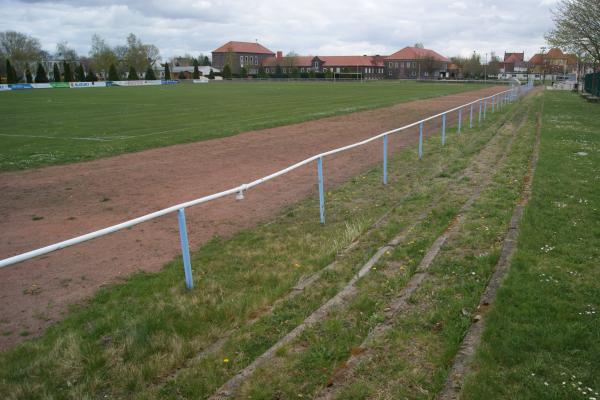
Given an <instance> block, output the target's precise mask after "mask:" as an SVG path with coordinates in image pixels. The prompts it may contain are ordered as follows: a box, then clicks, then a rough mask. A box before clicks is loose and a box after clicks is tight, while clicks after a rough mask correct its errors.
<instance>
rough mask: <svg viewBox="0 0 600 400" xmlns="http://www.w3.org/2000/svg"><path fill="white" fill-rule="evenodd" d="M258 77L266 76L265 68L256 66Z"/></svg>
mask: <svg viewBox="0 0 600 400" xmlns="http://www.w3.org/2000/svg"><path fill="white" fill-rule="evenodd" d="M258 77H259V78H262V79H264V78H268V76H267V73H266V72H265V69H264V68H263V67H259V68H258Z"/></svg>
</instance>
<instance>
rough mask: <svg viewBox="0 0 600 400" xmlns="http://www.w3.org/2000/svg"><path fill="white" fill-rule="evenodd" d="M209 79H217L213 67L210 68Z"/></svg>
mask: <svg viewBox="0 0 600 400" xmlns="http://www.w3.org/2000/svg"><path fill="white" fill-rule="evenodd" d="M208 79H215V72H214V71H213V69H212V68H211V69H210V72H209V73H208Z"/></svg>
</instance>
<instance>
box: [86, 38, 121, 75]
mask: <svg viewBox="0 0 600 400" xmlns="http://www.w3.org/2000/svg"><path fill="white" fill-rule="evenodd" d="M90 57H91V59H92V66H93V67H94V68H95V70H96V71H97V72H102V74H103V75H104V76H107V74H108V70H109V68H110V66H111V65H115V66H116V65H117V64H118V62H119V59H118V58H117V54H116V53H115V51H114V50H113V49H111V48H110V46H109V45H107V44H106V42H105V41H104V39H102V38H101V37H100V36H98V35H93V36H92V47H91V49H90Z"/></svg>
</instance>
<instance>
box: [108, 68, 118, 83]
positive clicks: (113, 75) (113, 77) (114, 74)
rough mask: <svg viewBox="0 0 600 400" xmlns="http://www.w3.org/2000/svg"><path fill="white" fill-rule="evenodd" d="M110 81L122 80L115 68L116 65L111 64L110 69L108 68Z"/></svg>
mask: <svg viewBox="0 0 600 400" xmlns="http://www.w3.org/2000/svg"><path fill="white" fill-rule="evenodd" d="M108 80H109V81H118V80H120V79H119V73H118V72H117V67H115V64H110V67H109V68H108Z"/></svg>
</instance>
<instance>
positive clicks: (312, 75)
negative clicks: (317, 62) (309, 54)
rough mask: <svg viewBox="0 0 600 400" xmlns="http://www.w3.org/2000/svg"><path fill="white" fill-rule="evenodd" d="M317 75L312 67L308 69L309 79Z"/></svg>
mask: <svg viewBox="0 0 600 400" xmlns="http://www.w3.org/2000/svg"><path fill="white" fill-rule="evenodd" d="M316 76H317V74H315V71H313V70H312V69H311V70H310V72H309V73H308V77H309V78H310V79H315V78H316Z"/></svg>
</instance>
